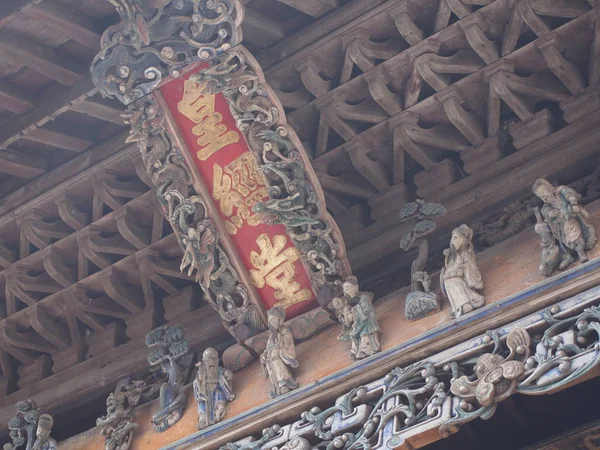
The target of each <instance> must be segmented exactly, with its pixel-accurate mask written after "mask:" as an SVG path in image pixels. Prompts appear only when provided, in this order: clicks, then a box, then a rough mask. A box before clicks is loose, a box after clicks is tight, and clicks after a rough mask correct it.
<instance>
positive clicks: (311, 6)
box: [278, 0, 338, 17]
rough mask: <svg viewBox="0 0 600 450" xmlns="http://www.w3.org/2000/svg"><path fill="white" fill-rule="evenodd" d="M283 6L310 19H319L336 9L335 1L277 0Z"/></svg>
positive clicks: (336, 3)
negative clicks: (289, 7)
mask: <svg viewBox="0 0 600 450" xmlns="http://www.w3.org/2000/svg"><path fill="white" fill-rule="evenodd" d="M278 1H279V2H280V3H283V4H284V5H288V6H291V7H292V8H294V9H297V10H298V11H301V12H303V13H304V14H308V15H309V16H311V17H321V16H322V15H324V14H325V13H328V12H329V11H331V10H332V9H335V8H337V6H338V2H337V0H278Z"/></svg>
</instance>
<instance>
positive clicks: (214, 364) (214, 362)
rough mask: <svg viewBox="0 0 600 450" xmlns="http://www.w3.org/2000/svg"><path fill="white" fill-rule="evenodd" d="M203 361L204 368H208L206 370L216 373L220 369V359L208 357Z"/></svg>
mask: <svg viewBox="0 0 600 450" xmlns="http://www.w3.org/2000/svg"><path fill="white" fill-rule="evenodd" d="M202 360H203V361H204V367H206V370H208V371H209V372H215V371H216V370H217V368H218V367H219V359H218V358H215V357H213V356H206V357H204V358H202Z"/></svg>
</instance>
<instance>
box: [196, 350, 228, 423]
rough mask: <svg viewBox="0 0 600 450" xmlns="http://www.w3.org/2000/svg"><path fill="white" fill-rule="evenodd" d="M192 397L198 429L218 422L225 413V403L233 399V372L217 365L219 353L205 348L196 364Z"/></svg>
mask: <svg viewBox="0 0 600 450" xmlns="http://www.w3.org/2000/svg"><path fill="white" fill-rule="evenodd" d="M196 367H198V373H197V374H196V378H195V379H194V383H193V386H194V397H196V401H197V402H198V429H199V430H201V429H202V428H206V427H209V426H211V425H214V424H215V423H218V422H220V421H221V420H223V417H225V414H227V403H229V402H231V401H233V400H234V399H235V394H234V393H233V373H231V370H226V369H224V368H222V367H220V366H219V354H218V353H217V351H216V350H215V349H214V348H207V349H206V350H204V353H203V355H202V361H200V362H198V363H197V364H196Z"/></svg>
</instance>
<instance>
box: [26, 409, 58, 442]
mask: <svg viewBox="0 0 600 450" xmlns="http://www.w3.org/2000/svg"><path fill="white" fill-rule="evenodd" d="M52 425H54V419H53V418H52V416H51V415H50V414H42V415H41V416H40V417H39V419H38V423H37V431H36V432H35V436H36V438H37V439H36V440H35V442H34V443H33V447H32V448H31V450H58V444H57V443H56V441H55V440H54V439H52V438H51V437H50V432H51V431H52Z"/></svg>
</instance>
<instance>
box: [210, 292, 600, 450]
mask: <svg viewBox="0 0 600 450" xmlns="http://www.w3.org/2000/svg"><path fill="white" fill-rule="evenodd" d="M592 291H593V292H592ZM592 291H590V292H589V293H587V294H586V295H582V296H577V297H574V298H572V299H569V300H565V301H563V302H561V303H559V304H557V305H554V306H552V307H551V308H548V309H547V310H543V311H540V312H538V313H535V314H533V315H531V316H528V317H526V318H523V319H521V320H519V321H517V322H515V323H513V324H510V325H507V326H505V327H502V328H499V329H497V330H494V331H489V332H488V333H486V334H485V335H484V336H481V337H479V338H476V339H473V340H472V341H468V342H465V343H463V344H459V345H458V346H456V347H453V348H451V349H449V350H446V351H444V352H442V353H441V354H439V355H436V356H434V357H432V358H430V359H429V360H427V361H422V362H419V363H416V364H413V365H411V366H408V367H405V368H400V367H399V368H396V369H393V370H392V371H391V372H389V373H388V374H387V375H386V376H385V377H383V378H380V379H377V380H374V381H372V382H370V383H368V384H365V385H362V386H357V387H355V388H353V389H352V390H350V391H349V392H347V393H346V394H345V395H342V396H341V397H338V398H337V399H336V400H335V403H334V404H333V405H332V406H330V407H326V408H322V407H314V408H312V409H310V410H308V411H305V412H303V413H302V414H301V418H300V419H299V420H298V421H296V422H293V423H290V424H287V425H281V426H280V425H273V426H271V427H268V428H266V429H265V430H264V431H263V435H262V436H261V437H260V438H254V437H252V436H250V437H247V438H245V439H240V440H239V441H236V442H234V443H230V444H227V445H225V446H222V447H221V450H255V449H259V448H274V449H279V450H282V449H289V448H302V449H303V448H307V449H308V448H314V447H313V446H314V445H315V443H317V442H318V443H319V446H318V448H327V449H345V450H348V449H365V448H370V449H392V448H401V449H410V448H414V447H413V445H418V447H421V446H424V445H426V444H427V443H430V442H433V441H436V440H438V439H440V438H443V437H445V436H448V435H449V434H451V433H454V432H456V431H458V430H459V428H460V426H461V425H464V424H465V423H467V422H470V421H472V420H475V419H476V418H483V419H486V418H489V417H491V416H492V415H493V414H494V412H495V411H496V408H497V405H498V403H500V402H501V401H503V400H504V399H506V398H508V397H509V396H511V395H514V394H517V393H518V394H523V395H539V394H550V393H553V392H556V391H558V390H560V389H563V388H565V387H568V386H570V385H572V384H575V383H577V382H578V381H580V380H582V379H584V378H585V377H586V376H587V375H588V374H590V372H592V371H593V370H595V369H597V368H598V365H600V351H599V348H600V347H599V338H600V334H599V332H598V330H599V326H600V306H597V304H598V294H599V291H598V289H597V288H594V289H593V290H592ZM595 305H596V306H595ZM585 306H587V308H584V307H585ZM534 336H537V337H534ZM308 443H311V445H308ZM417 443H418V444H417Z"/></svg>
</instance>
